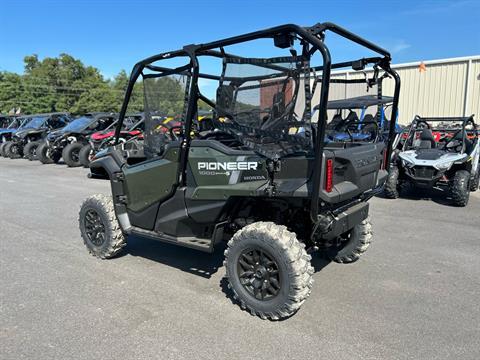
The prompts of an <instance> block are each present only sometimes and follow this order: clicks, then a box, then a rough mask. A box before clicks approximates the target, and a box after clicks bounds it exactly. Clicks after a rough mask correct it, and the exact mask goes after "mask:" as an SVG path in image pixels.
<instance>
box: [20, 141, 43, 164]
mask: <svg viewBox="0 0 480 360" xmlns="http://www.w3.org/2000/svg"><path fill="white" fill-rule="evenodd" d="M39 145H40V141H32V142H29V143H28V144H27V145H25V148H24V149H23V154H24V156H25V157H26V158H27V159H28V160H30V161H32V160H37V159H38V158H37V149H38V146H39Z"/></svg>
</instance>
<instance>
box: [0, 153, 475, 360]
mask: <svg viewBox="0 0 480 360" xmlns="http://www.w3.org/2000/svg"><path fill="white" fill-rule="evenodd" d="M87 173H88V171H87V170H86V169H81V168H75V169H69V168H67V167H66V166H64V165H42V164H41V163H40V162H29V161H27V160H23V159H22V160H10V159H5V158H0V231H1V233H0V274H1V276H0V358H1V359H8V360H9V359H22V358H26V359H52V358H57V359H99V358H101V359H152V358H159V359H160V358H161V359H169V358H184V359H199V358H202V359H203V358H205V359H216V358H219V359H220V358H222V359H224V358H229V357H239V358H265V359H281V358H285V359H295V358H303V359H313V358H320V357H324V358H327V359H329V358H332V359H333V358H334V359H411V358H421V359H460V358H461V359H479V358H480V336H479V332H480V330H479V319H480V302H479V300H478V299H479V294H480V261H479V258H480V191H479V192H476V193H472V196H471V199H470V204H469V205H468V206H467V207H466V208H455V207H451V206H449V204H448V202H447V201H445V200H443V197H441V196H439V195H437V194H433V195H432V196H433V198H431V199H427V198H425V199H418V198H413V197H412V198H407V199H399V200H385V199H380V198H375V199H373V200H372V201H371V216H372V221H373V224H374V231H375V241H374V243H373V244H372V246H371V248H370V249H369V251H368V252H367V253H366V255H365V256H364V257H363V258H362V259H361V260H360V261H359V262H357V263H355V264H352V265H339V264H334V263H330V264H327V263H325V261H323V260H321V259H320V258H318V257H314V265H315V268H316V273H315V275H314V280H315V285H314V287H313V291H312V295H311V297H310V298H309V299H308V301H307V302H306V303H305V304H304V306H303V307H302V309H301V310H300V312H299V313H298V314H296V315H295V316H294V317H292V318H290V319H287V320H285V321H281V322H269V321H262V320H260V319H259V318H257V317H252V316H250V315H249V314H248V313H246V312H244V311H241V310H240V308H239V307H236V306H232V304H231V300H230V294H229V292H228V291H227V294H226V293H225V285H224V284H225V283H224V281H223V280H222V279H223V275H224V268H223V266H222V249H219V251H217V252H216V253H215V254H213V255H207V254H203V253H200V252H197V251H194V250H189V249H183V248H178V247H174V246H170V245H165V244H161V243H156V242H153V241H150V240H145V239H138V238H131V239H129V245H128V246H127V248H126V251H125V253H124V254H123V256H121V257H119V258H117V259H114V260H110V261H100V260H97V259H95V258H93V257H92V256H90V255H89V254H88V252H87V251H86V249H85V248H84V246H83V244H82V240H81V237H80V233H79V230H78V226H77V216H78V209H79V207H80V204H81V202H82V200H83V199H84V198H85V197H86V196H88V195H91V194H94V193H105V194H108V192H109V183H108V182H106V181H102V180H92V179H88V178H87V177H86V174H87Z"/></svg>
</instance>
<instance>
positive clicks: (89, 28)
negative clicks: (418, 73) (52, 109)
mask: <svg viewBox="0 0 480 360" xmlns="http://www.w3.org/2000/svg"><path fill="white" fill-rule="evenodd" d="M325 21H330V22H335V23H337V24H339V25H341V26H343V27H345V28H347V29H349V30H351V31H353V32H355V33H357V34H359V35H361V36H363V37H365V38H367V39H368V40H370V41H372V42H374V43H376V44H378V45H380V46H382V47H384V48H386V49H387V50H389V51H390V52H391V53H392V57H393V62H394V63H405V62H412V61H426V60H434V59H442V58H450V57H459V56H469V55H480V30H479V29H480V0H458V1H441V0H438V1H420V0H417V1H411V0H403V1H396V0H391V1H388V0H383V1H377V0H370V1H368V0H363V1H347V0H337V1H322V0H314V1H310V0H298V1H295V0H288V1H287V0H274V1H261V0H256V1H254V0H237V1H227V0H224V1H221V0H205V1H201V0H197V1H195V0H178V1H173V0H172V1H162V2H160V1H153V0H138V1H133V0H115V1H113V0H71V1H69V0H63V1H59V0H36V1H35V0H14V1H12V0H0V71H13V72H18V73H22V72H23V57H24V56H26V55H31V54H37V55H38V56H39V57H40V58H41V59H42V58H44V57H47V56H49V57H55V56H58V55H59V54H60V53H68V54H70V55H72V56H74V57H76V58H79V59H80V60H82V61H83V62H84V63H85V64H87V65H92V66H95V67H97V68H99V69H100V71H101V72H102V74H103V75H104V76H105V77H106V78H112V77H114V76H115V75H116V74H117V73H118V72H119V71H120V70H122V69H125V70H126V71H127V72H129V71H130V70H131V69H132V67H133V65H134V64H135V63H136V62H137V61H139V60H141V59H143V58H146V57H148V56H151V55H154V54H157V53H160V52H165V51H169V50H175V49H177V48H181V47H182V46H183V45H186V44H191V43H202V42H209V41H213V40H217V39H221V38H224V37H229V36H234V35H238V34H241V33H245V32H250V31H255V30H260V29H263V28H268V27H272V26H276V25H280V24H284V23H296V24H299V25H303V26H311V25H314V24H315V23H317V22H325ZM328 40H329V39H328V38H327V42H328ZM330 49H331V51H332V54H333V55H334V56H333V59H334V60H337V61H339V60H340V59H341V60H345V59H349V57H350V60H351V59H352V57H353V58H358V57H360V56H362V55H360V56H358V53H356V52H355V51H356V50H357V49H356V48H354V47H352V46H350V45H349V44H346V43H342V42H340V41H337V40H335V39H332V42H331V45H330ZM248 50H249V51H250V52H251V54H252V55H251V56H256V53H260V52H261V51H262V50H264V49H263V48H260V46H259V45H255V46H253V47H252V48H249V49H248Z"/></svg>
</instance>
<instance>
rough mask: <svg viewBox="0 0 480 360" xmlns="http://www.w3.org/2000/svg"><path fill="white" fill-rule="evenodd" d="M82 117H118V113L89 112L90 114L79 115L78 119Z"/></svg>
mask: <svg viewBox="0 0 480 360" xmlns="http://www.w3.org/2000/svg"><path fill="white" fill-rule="evenodd" d="M82 116H92V117H99V116H118V113H114V112H101V111H98V112H90V113H86V114H83V115H80V117H82Z"/></svg>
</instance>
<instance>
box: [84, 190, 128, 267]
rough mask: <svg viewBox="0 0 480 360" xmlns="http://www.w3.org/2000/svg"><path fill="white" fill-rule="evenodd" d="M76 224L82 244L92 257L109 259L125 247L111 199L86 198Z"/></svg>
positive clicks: (100, 197) (95, 196) (96, 196)
mask: <svg viewBox="0 0 480 360" xmlns="http://www.w3.org/2000/svg"><path fill="white" fill-rule="evenodd" d="M78 222H79V227H80V233H81V234H82V238H83V242H84V244H85V246H86V247H87V249H88V251H89V252H90V254H92V255H93V256H96V257H98V258H101V259H110V258H112V257H114V256H115V255H117V254H118V253H119V252H120V250H122V248H123V247H124V246H125V245H126V240H125V236H124V235H123V232H122V230H121V229H120V225H119V224H118V221H117V217H116V215H115V210H114V207H113V201H112V199H111V198H107V197H106V196H104V195H94V196H91V197H89V198H87V199H86V200H85V201H84V202H83V204H82V207H81V208H80V214H79V218H78Z"/></svg>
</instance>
